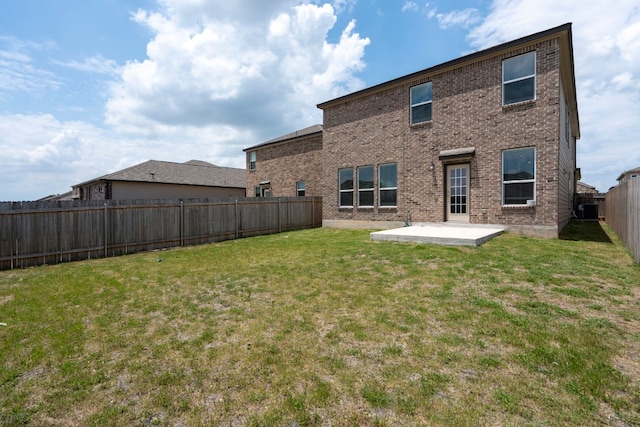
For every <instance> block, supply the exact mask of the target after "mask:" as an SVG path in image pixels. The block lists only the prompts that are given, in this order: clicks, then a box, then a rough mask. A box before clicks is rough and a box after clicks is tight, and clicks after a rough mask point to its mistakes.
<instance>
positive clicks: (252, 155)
mask: <svg viewBox="0 0 640 427" xmlns="http://www.w3.org/2000/svg"><path fill="white" fill-rule="evenodd" d="M249 170H252V171H254V170H256V152H255V151H252V152H250V153H249Z"/></svg>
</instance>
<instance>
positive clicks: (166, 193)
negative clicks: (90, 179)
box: [111, 181, 245, 200]
mask: <svg viewBox="0 0 640 427" xmlns="http://www.w3.org/2000/svg"><path fill="white" fill-rule="evenodd" d="M111 191H112V193H111V198H112V199H114V200H129V199H173V198H182V199H197V198H207V197H244V195H245V190H244V188H222V187H204V186H196V185H177V184H154V183H152V182H118V181H115V182H113V183H112V187H111Z"/></svg>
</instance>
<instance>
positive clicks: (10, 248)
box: [0, 197, 322, 270]
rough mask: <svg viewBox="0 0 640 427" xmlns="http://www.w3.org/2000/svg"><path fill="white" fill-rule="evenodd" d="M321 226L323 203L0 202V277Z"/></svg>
mask: <svg viewBox="0 0 640 427" xmlns="http://www.w3.org/2000/svg"><path fill="white" fill-rule="evenodd" d="M320 226H322V199H321V198H315V197H294V198H246V199H238V200H236V199H226V200H215V201H209V200H208V199H203V200H189V201H181V200H162V201H148V200H137V201H119V200H108V201H73V202H26V203H21V202H18V203H14V202H3V203H0V270H7V269H13V268H23V267H29V266H35V265H43V264H54V263H59V262H66V261H78V260H83V259H89V258H103V257H110V256H118V255H123V254H130V253H135V252H141V251H150V250H155V249H164V248H171V247H176V246H187V245H198V244H202V243H210V242H219V241H223V240H231V239H238V238H241V237H250V236H258V235H263V234H272V233H279V232H283V231H290V230H300V229H305V228H313V227H320Z"/></svg>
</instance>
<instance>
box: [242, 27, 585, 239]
mask: <svg viewBox="0 0 640 427" xmlns="http://www.w3.org/2000/svg"><path fill="white" fill-rule="evenodd" d="M534 50H535V51H536V99H535V101H532V102H526V103H522V104H519V105H514V106H508V107H503V106H502V60H503V59H506V58H509V57H513V56H516V55H519V54H522V53H525V52H530V51H534ZM411 78H412V80H406V81H402V80H398V81H397V84H395V85H390V86H389V87H388V88H386V89H384V88H383V90H382V91H380V92H376V93H370V94H367V93H364V94H363V95H362V96H361V97H359V98H358V97H354V98H350V99H347V100H345V101H343V102H339V103H335V104H330V105H328V106H326V107H325V108H324V141H323V145H324V149H323V162H324V183H323V184H324V188H325V191H324V194H323V216H324V218H325V220H353V221H362V220H365V221H371V220H374V221H396V222H397V221H405V220H406V219H407V217H409V216H410V218H411V220H412V221H413V222H441V221H445V220H446V188H445V177H446V175H445V174H446V164H445V163H444V162H443V161H441V160H440V159H439V158H438V154H439V153H440V152H441V151H443V150H452V149H459V148H466V147H475V154H474V155H473V157H472V158H471V159H470V160H466V161H463V163H468V164H469V165H470V186H469V192H470V194H469V197H470V205H469V214H470V216H469V222H470V223H473V224H503V225H506V226H508V228H511V229H512V230H515V231H522V232H524V233H525V234H534V235H545V236H556V235H557V233H558V231H559V228H561V226H562V225H564V224H560V222H563V223H564V222H565V217H566V212H563V215H564V216H563V218H562V219H561V220H560V219H559V209H560V208H559V174H560V173H561V171H560V170H559V169H560V160H559V157H560V153H559V143H560V120H561V119H560V114H561V111H560V102H561V100H560V90H561V85H560V42H559V39H550V40H546V41H542V42H532V44H529V45H524V46H519V47H517V48H513V49H512V50H510V51H508V52H503V53H501V54H498V55H496V56H493V57H487V58H480V59H479V60H478V61H477V62H474V63H471V64H466V65H465V64H462V65H460V66H458V67H457V68H453V69H445V70H442V71H435V74H432V75H418V76H416V75H412V76H411ZM427 81H431V82H433V102H432V109H433V113H432V121H431V122H428V123H425V124H420V125H414V126H411V125H410V88H411V87H412V86H415V85H417V84H420V83H424V82H427ZM565 144H566V141H565ZM572 144H574V147H571V149H570V151H573V152H575V138H572ZM522 147H535V150H536V176H535V178H536V185H535V191H536V206H535V207H504V206H503V205H502V180H501V178H502V177H501V174H502V151H503V150H505V149H513V148H522ZM574 159H575V157H574ZM389 162H395V163H397V165H398V176H397V180H398V183H397V184H398V196H397V208H394V209H389V208H381V207H378V202H377V199H378V193H377V191H376V195H375V197H376V202H375V207H374V208H373V209H372V208H367V209H359V208H358V207H357V206H354V208H353V209H341V208H339V207H338V169H339V168H345V167H351V168H354V175H355V170H356V168H357V167H358V166H367V165H373V166H375V167H376V168H375V180H376V182H377V179H378V178H377V173H378V172H377V166H378V165H380V164H385V163H389ZM432 162H433V164H434V166H435V167H434V170H432V171H431V170H429V166H430V165H431V163H432ZM573 166H574V167H575V164H574V165H573ZM570 173H573V170H571V171H570ZM355 178H356V177H355V176H354V179H355ZM248 188H251V187H248ZM376 190H377V185H376ZM248 191H249V190H248ZM354 200H357V188H356V191H355V192H354ZM562 209H564V210H565V211H566V207H562Z"/></svg>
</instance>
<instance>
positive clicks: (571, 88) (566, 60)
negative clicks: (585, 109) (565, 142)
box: [317, 23, 580, 139]
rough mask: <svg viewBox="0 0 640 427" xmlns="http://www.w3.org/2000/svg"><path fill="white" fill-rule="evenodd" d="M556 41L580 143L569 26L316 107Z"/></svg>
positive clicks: (568, 24)
mask: <svg viewBox="0 0 640 427" xmlns="http://www.w3.org/2000/svg"><path fill="white" fill-rule="evenodd" d="M557 37H559V38H560V43H561V46H562V48H561V57H560V77H561V79H562V83H563V87H564V89H565V91H566V96H567V103H568V105H569V112H570V115H571V125H572V130H573V133H574V135H575V136H576V139H580V123H579V118H578V102H577V98H576V81H575V70H574V61H573V38H572V33H571V23H566V24H563V25H560V26H558V27H554V28H550V29H548V30H545V31H541V32H538V33H535V34H531V35H529V36H526V37H522V38H519V39H516V40H513V41H510V42H506V43H502V44H500V45H497V46H493V47H490V48H488V49H484V50H480V51H478V52H474V53H472V54H469V55H465V56H462V57H460V58H457V59H454V60H451V61H447V62H444V63H442V64H439V65H436V66H433V67H430V68H426V69H424V70H420V71H417V72H415V73H412V74H407V75H406V76H402V77H398V78H396V79H393V80H389V81H387V82H384V83H380V84H378V85H375V86H371V87H369V88H365V89H362V90H359V91H357V92H353V93H350V94H347V95H343V96H341V97H338V98H335V99H332V100H329V101H326V102H323V103H320V104H318V105H317V107H318V108H320V109H321V110H324V109H325V108H330V107H334V106H336V105H340V104H343V103H345V102H348V101H352V100H355V99H358V98H362V97H364V96H368V95H372V94H374V93H378V92H381V91H383V90H387V89H391V88H394V87H397V86H401V85H403V84H406V83H407V82H408V81H410V80H415V79H419V78H423V77H428V76H430V75H434V74H437V73H442V72H445V71H448V70H451V69H455V68H459V67H462V66H464V65H467V64H470V63H474V62H478V61H480V60H483V59H486V58H489V57H493V56H497V55H500V54H502V53H504V52H506V51H508V50H512V49H513V48H515V47H518V46H521V45H525V44H531V43H537V42H541V41H544V40H549V39H553V38H557Z"/></svg>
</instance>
